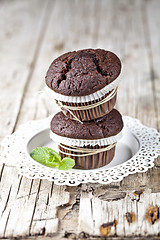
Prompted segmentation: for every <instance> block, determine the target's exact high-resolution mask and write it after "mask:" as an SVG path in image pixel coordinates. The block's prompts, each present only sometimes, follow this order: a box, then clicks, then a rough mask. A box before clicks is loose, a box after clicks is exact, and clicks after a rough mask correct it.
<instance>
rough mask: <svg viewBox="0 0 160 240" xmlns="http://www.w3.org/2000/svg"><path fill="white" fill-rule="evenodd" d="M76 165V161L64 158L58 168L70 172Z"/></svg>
mask: <svg viewBox="0 0 160 240" xmlns="http://www.w3.org/2000/svg"><path fill="white" fill-rule="evenodd" d="M74 165H75V161H74V159H72V158H68V157H66V158H63V160H62V161H61V163H60V165H59V166H58V169H59V170H69V169H71V168H72V167H74Z"/></svg>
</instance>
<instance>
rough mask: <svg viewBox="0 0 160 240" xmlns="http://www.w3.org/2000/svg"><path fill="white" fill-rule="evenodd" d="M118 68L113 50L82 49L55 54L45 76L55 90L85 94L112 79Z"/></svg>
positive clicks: (119, 68) (69, 94)
mask: <svg viewBox="0 0 160 240" xmlns="http://www.w3.org/2000/svg"><path fill="white" fill-rule="evenodd" d="M120 71H121V62H120V60H119V58H118V57H117V56H116V55H115V54H114V53H112V52H109V51H105V50H103V49H84V50H79V51H74V52H68V53H66V54H63V55H61V56H60V57H58V58H56V59H55V60H54V61H53V62H52V63H51V65H50V67H49V69H48V71H47V74H46V77H45V80H46V84H47V86H48V87H49V88H51V89H52V90H53V91H55V92H56V93H60V94H63V95H65V96H86V95H90V94H92V93H94V92H96V91H98V90H100V89H102V88H104V87H105V86H106V85H108V84H109V83H111V82H112V81H114V80H115V79H116V78H117V77H118V76H119V74H120Z"/></svg>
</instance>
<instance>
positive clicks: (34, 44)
mask: <svg viewBox="0 0 160 240" xmlns="http://www.w3.org/2000/svg"><path fill="white" fill-rule="evenodd" d="M0 16H1V18H0V29H1V30H0V100H1V107H0V126H1V128H0V139H1V140H2V139H3V137H4V136H5V135H7V134H11V133H13V132H14V131H15V130H16V129H17V128H18V126H19V125H20V124H22V123H25V122H27V121H29V120H34V119H35V120H36V119H42V118H44V117H46V116H49V115H50V114H51V113H53V112H54V111H55V110H56V109H55V108H53V106H51V104H50V103H49V98H48V97H47V95H46V94H37V92H39V91H43V90H44V89H45V83H44V77H45V73H46V71H47V69H48V66H49V64H50V63H51V61H52V60H53V59H54V58H55V57H57V56H59V55H60V54H62V53H64V52H67V51H71V50H77V49H83V48H104V49H107V50H111V51H113V52H115V53H116V54H117V55H118V56H119V57H120V59H121V60H122V63H123V69H122V75H121V76H122V82H121V84H120V87H119V92H118V99H117V106H116V108H117V109H118V110H119V111H120V112H121V113H122V114H123V115H128V116H131V117H136V118H138V119H140V121H141V122H142V123H143V124H145V125H147V126H149V127H153V128H156V129H160V121H159V120H160V1H159V0H141V1H140V0H135V1H132V0H121V1H120V0H119V1H118V0H82V1H80V0H53V1H52V0H46V1H43V0H29V1H28V0H23V1H22V0H12V1H11V0H1V1H0ZM159 180H160V161H158V160H156V161H155V167H154V168H152V169H150V170H149V171H148V172H146V173H139V174H134V175H130V176H128V177H126V178H125V179H124V180H123V181H121V182H118V183H112V184H109V185H100V184H82V185H79V186H77V187H67V186H56V185H55V184H54V183H52V182H49V181H47V180H39V179H37V180H30V179H26V178H24V177H21V176H19V175H18V174H17V170H16V169H15V168H14V167H10V166H6V165H4V164H2V163H1V164H0V239H3V238H8V239H11V238H14V237H15V238H21V239H49V238H50V237H51V238H52V239H69V238H71V239H85V238H86V239H103V238H102V236H101V234H102V233H101V232H100V226H101V225H102V224H104V223H106V227H105V228H104V229H103V233H105V234H106V236H107V235H108V238H107V239H111V238H112V239H124V238H126V239H140V238H142V239H146V237H147V236H148V237H150V239H158V236H159V235H160V220H159V217H160V209H159V207H160V181H159ZM135 191H136V192H135ZM149 207H150V211H149V210H148V208H149ZM147 211H148V215H147ZM96 212H97V213H99V214H98V215H96ZM126 213H128V214H127V216H126ZM99 216H101V218H100V217H99ZM114 220H116V221H117V222H116V223H117V225H116V224H115V222H113V221H114ZM127 220H128V221H127ZM108 222H113V223H111V224H107V223H108ZM108 225H110V226H108ZM115 225H116V226H115Z"/></svg>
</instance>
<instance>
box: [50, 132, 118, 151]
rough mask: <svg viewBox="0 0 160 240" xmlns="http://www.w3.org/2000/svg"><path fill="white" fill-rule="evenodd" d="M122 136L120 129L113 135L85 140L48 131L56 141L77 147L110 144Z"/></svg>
mask: <svg viewBox="0 0 160 240" xmlns="http://www.w3.org/2000/svg"><path fill="white" fill-rule="evenodd" d="M121 137H122V131H121V132H119V133H118V134H117V135H115V136H111V137H107V138H101V139H93V140H87V139H74V138H68V137H63V136H60V135H57V134H55V133H53V132H52V131H50V138H51V139H52V140H53V141H54V142H57V143H62V144H64V145H67V146H77V147H84V146H88V145H90V146H93V147H94V146H96V145H98V146H100V147H103V146H106V145H110V144H113V143H116V142H118V141H119V140H120V139H121Z"/></svg>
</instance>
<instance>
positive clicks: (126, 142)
mask: <svg viewBox="0 0 160 240" xmlns="http://www.w3.org/2000/svg"><path fill="white" fill-rule="evenodd" d="M49 133H50V129H49V128H48V129H45V130H43V131H41V132H38V133H37V134H35V135H34V136H33V137H32V138H31V139H30V140H29V142H28V144H27V146H26V147H27V149H26V151H27V153H28V157H30V153H31V152H32V150H33V149H34V148H36V147H50V148H52V149H54V150H55V151H57V152H58V144H57V143H56V142H54V141H52V140H51V139H50V136H49ZM122 136H123V137H122V138H121V139H120V141H119V142H118V143H117V145H116V151H115V157H114V159H113V160H112V161H111V162H110V163H109V164H108V165H106V166H104V167H102V168H101V169H106V168H110V167H114V166H118V165H119V164H121V163H124V162H126V161H128V160H129V159H131V158H132V157H133V156H134V155H135V154H136V153H137V152H138V151H139V149H140V143H139V141H138V139H137V138H136V136H135V135H134V134H133V133H131V131H130V130H129V129H127V128H126V129H125V128H124V129H123V131H122ZM32 160H33V161H35V160H34V159H32ZM38 164H39V163H38ZM72 171H74V172H76V171H81V172H85V171H86V170H80V169H72ZM87 171H88V170H87ZM89 171H96V169H92V170H89Z"/></svg>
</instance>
